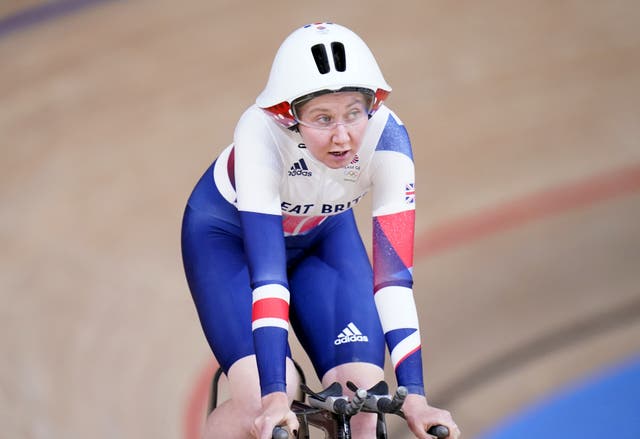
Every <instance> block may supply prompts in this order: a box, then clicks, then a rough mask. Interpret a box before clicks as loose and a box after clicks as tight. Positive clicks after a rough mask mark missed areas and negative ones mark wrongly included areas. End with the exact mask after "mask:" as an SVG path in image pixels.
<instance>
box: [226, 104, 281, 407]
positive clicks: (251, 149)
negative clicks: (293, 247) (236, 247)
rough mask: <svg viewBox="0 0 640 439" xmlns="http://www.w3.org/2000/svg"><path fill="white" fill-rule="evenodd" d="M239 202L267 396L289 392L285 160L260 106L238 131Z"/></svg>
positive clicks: (260, 367) (258, 355)
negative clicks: (283, 207)
mask: <svg viewBox="0 0 640 439" xmlns="http://www.w3.org/2000/svg"><path fill="white" fill-rule="evenodd" d="M234 145H235V184H236V193H237V206H238V211H239V215H240V222H241V226H242V233H243V243H244V249H245V253H246V255H247V263H248V267H249V276H250V280H251V288H252V291H253V293H252V294H253V310H252V311H253V312H252V330H253V338H254V345H255V351H256V360H257V364H258V371H259V374H260V386H261V393H262V395H263V396H265V395H267V394H269V393H272V392H284V391H285V386H286V383H285V356H286V351H287V336H288V328H289V289H288V283H287V274H286V252H285V244H284V234H283V231H282V216H281V213H280V194H279V189H280V188H279V184H280V180H281V175H282V163H281V160H280V157H279V154H278V150H277V145H276V144H275V142H274V140H273V138H272V136H271V132H270V130H269V126H268V125H267V124H266V121H265V119H264V115H263V114H262V112H260V111H259V110H257V111H252V110H251V109H250V110H248V111H247V112H246V113H245V114H244V115H243V117H242V118H241V119H240V121H239V123H238V126H237V127H236V132H235V135H234Z"/></svg>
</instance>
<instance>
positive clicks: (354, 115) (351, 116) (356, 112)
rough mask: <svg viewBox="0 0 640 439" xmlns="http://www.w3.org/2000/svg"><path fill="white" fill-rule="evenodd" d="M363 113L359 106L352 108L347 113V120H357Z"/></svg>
mask: <svg viewBox="0 0 640 439" xmlns="http://www.w3.org/2000/svg"><path fill="white" fill-rule="evenodd" d="M363 115H364V111H363V110H362V109H361V108H354V109H352V110H351V111H349V113H347V118H348V120H357V119H360V118H361V117H362V116H363Z"/></svg>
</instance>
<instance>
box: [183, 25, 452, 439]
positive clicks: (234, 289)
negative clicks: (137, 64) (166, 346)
mask: <svg viewBox="0 0 640 439" xmlns="http://www.w3.org/2000/svg"><path fill="white" fill-rule="evenodd" d="M390 91H391V87H390V86H389V85H388V84H387V83H386V81H385V80H384V78H383V76H382V73H381V72H380V69H379V67H378V65H377V63H376V60H375V59H374V57H373V54H372V53H371V51H370V50H369V48H368V47H367V46H366V44H365V43H364V42H363V41H362V40H361V39H360V38H359V37H358V36H357V35H355V34H354V33H353V32H352V31H350V30H349V29H347V28H345V27H342V26H339V25H337V24H333V23H315V24H311V25H307V26H304V27H302V28H300V29H298V30H296V31H295V32H293V33H292V34H291V35H290V36H289V37H288V38H287V39H286V40H285V41H284V42H283V44H282V45H281V47H280V48H279V50H278V52H277V54H276V57H275V60H274V62H273V66H272V70H271V74H270V76H269V80H268V82H267V85H266V87H265V89H264V90H263V91H262V93H261V94H260V95H259V96H258V98H257V100H256V104H255V105H253V106H251V107H250V108H249V109H248V110H247V111H246V112H245V113H244V114H243V115H242V117H241V118H240V121H239V122H238V124H237V126H236V130H235V133H234V141H233V144H231V145H230V146H228V147H227V148H226V149H225V150H224V151H223V152H222V153H221V154H220V156H219V157H218V158H217V159H216V161H215V162H214V163H213V164H212V165H211V167H210V168H209V169H208V170H207V171H206V172H205V174H204V176H203V177H202V178H201V179H200V181H199V182H198V184H197V185H196V187H195V189H194V191H193V193H192V194H191V197H190V198H189V202H188V205H187V208H186V211H185V216H184V221H183V228H182V248H183V260H184V266H185V271H186V276H187V280H188V283H189V287H190V290H191V293H192V296H193V300H194V302H195V305H196V308H197V311H198V314H199V318H200V322H201V324H202V327H203V330H204V333H205V335H206V337H207V340H208V342H209V344H210V346H211V348H212V350H213V353H214V355H215V357H216V359H217V360H218V361H219V363H220V365H221V367H222V368H223V370H224V372H225V373H226V374H227V376H228V379H229V385H230V393H231V399H229V400H228V401H226V402H225V403H224V404H222V405H221V406H219V407H218V408H216V410H214V411H213V412H212V414H211V415H210V416H209V418H208V420H207V425H206V428H205V430H206V431H205V436H206V437H225V438H245V437H248V436H249V434H252V435H253V436H255V437H257V438H259V439H267V438H270V437H271V432H272V430H273V427H274V426H275V425H278V424H281V425H286V426H287V427H288V428H289V429H290V430H291V431H295V430H296V429H297V428H298V422H297V420H296V418H295V415H294V414H293V413H292V412H291V411H290V408H289V403H290V399H291V395H289V396H288V395H287V391H288V392H289V393H290V394H293V393H294V392H295V388H294V387H293V386H292V385H291V379H290V378H289V379H288V378H287V376H288V375H289V376H291V375H292V374H290V373H289V372H290V371H292V362H291V359H290V351H289V346H288V344H287V338H288V328H289V324H291V326H292V328H293V329H294V331H295V334H296V336H297V337H298V339H299V340H300V343H301V345H302V346H303V347H304V349H305V351H306V352H307V354H308V355H309V357H310V359H311V362H312V363H313V365H314V368H315V371H316V373H317V374H318V376H319V377H320V378H321V380H322V383H323V385H328V384H330V383H332V382H334V381H338V382H340V383H342V384H343V387H344V386H345V383H346V381H347V380H351V381H353V382H355V383H356V384H357V385H358V386H359V387H361V388H368V387H371V386H373V385H374V384H376V383H377V382H378V381H380V380H381V379H383V366H384V352H385V351H384V350H385V341H386V344H387V346H388V348H389V350H390V352H391V360H392V362H393V366H394V368H395V371H396V376H397V380H398V384H399V385H403V386H406V387H407V388H408V389H409V393H410V394H409V396H408V397H407V400H406V402H405V405H404V411H405V414H406V416H407V420H408V424H409V427H410V428H411V430H412V431H413V433H414V434H415V435H416V437H418V438H427V437H428V436H427V435H426V433H425V430H426V429H427V428H428V427H429V426H431V425H433V424H438V423H439V424H444V425H446V426H448V427H449V429H450V431H451V432H452V434H451V437H453V438H457V437H459V430H458V429H457V427H456V425H455V423H454V422H453V420H452V419H451V416H450V415H449V413H447V412H446V411H443V410H439V409H436V408H433V407H430V406H429V405H428V404H427V401H426V399H425V396H424V385H423V379H422V362H421V349H420V335H419V329H418V317H417V312H416V308H415V303H414V300H413V294H412V289H411V288H412V274H411V271H412V265H413V261H412V259H413V235H414V212H415V204H414V200H415V194H414V167H413V159H412V153H411V145H410V142H409V138H408V136H407V133H406V130H405V129H404V126H403V125H402V123H401V122H400V120H399V119H398V118H397V117H396V115H395V114H394V113H393V112H392V111H391V110H389V109H388V108H387V107H385V106H384V105H382V103H383V101H384V99H385V98H386V97H387V96H388V94H389V93H390ZM370 190H371V191H372V196H373V201H372V204H373V212H372V216H373V269H372V267H371V264H370V262H369V259H368V256H367V253H366V251H365V247H364V245H363V243H362V239H361V237H360V235H359V233H358V230H357V228H356V224H355V221H354V216H353V212H352V209H351V208H352V207H353V206H355V205H356V204H357V203H358V202H359V201H360V200H361V199H362V198H363V197H364V195H365V194H366V193H367V192H368V191H370ZM287 383H289V384H290V385H289V386H287ZM351 424H352V427H353V437H354V438H374V437H375V415H371V414H359V415H357V416H355V417H354V418H353V419H352V423H351Z"/></svg>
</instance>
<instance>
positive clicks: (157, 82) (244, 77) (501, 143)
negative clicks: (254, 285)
mask: <svg viewBox="0 0 640 439" xmlns="http://www.w3.org/2000/svg"><path fill="white" fill-rule="evenodd" d="M45 3H47V4H51V3H55V2H44V1H35V0H34V1H19V0H14V1H3V2H2V3H0V17H2V18H1V19H2V21H0V60H1V61H0V145H1V148H2V159H1V160H0V201H1V204H0V209H1V210H0V221H1V223H0V224H1V226H0V242H1V247H0V248H1V250H0V263H1V266H2V271H1V275H0V294H1V298H2V307H1V311H0V316H1V321H2V332H1V346H2V352H1V355H0V365H1V373H2V375H1V379H0V425H1V426H2V427H1V428H2V433H1V434H0V436H2V437H6V438H43V439H45V438H65V439H66V438H86V437H93V438H105V439H106V438H145V437H146V438H149V437H154V438H185V439H192V438H193V437H195V436H196V433H197V430H198V428H199V425H200V422H201V419H202V417H201V415H202V411H201V409H202V403H203V401H202V398H203V396H202V395H203V394H204V392H205V391H206V390H204V388H203V386H202V385H201V383H203V382H204V381H206V379H207V377H208V376H209V374H210V373H211V371H210V366H209V365H210V356H209V355H210V354H209V350H208V347H207V345H206V343H205V341H204V337H203V336H202V333H201V330H200V327H199V324H198V322H197V318H196V314H195V310H194V307H193V305H192V302H191V300H190V297H189V293H188V290H187V286H186V282H185V280H184V276H183V272H182V267H181V259H180V249H179V229H180V221H181V214H182V209H183V206H184V203H185V200H186V197H187V196H188V194H189V192H190V191H191V188H192V186H193V184H194V182H195V181H196V179H197V178H198V177H199V176H200V174H201V172H202V171H203V170H204V169H205V168H206V166H207V165H208V164H209V163H210V161H211V160H212V159H213V158H214V157H215V155H216V153H217V152H218V151H220V150H221V149H222V148H223V147H224V146H226V145H227V144H228V143H229V142H230V141H231V136H232V132H233V127H234V122H235V120H236V119H237V118H238V116H239V115H240V114H241V112H242V111H243V110H244V108H245V107H246V106H248V105H250V104H251V103H252V102H253V100H254V99H255V96H256V95H257V93H258V92H259V91H260V90H261V89H262V87H263V85H264V83H265V81H266V78H267V74H268V70H269V67H270V63H271V60H272V57H273V55H274V53H275V51H276V49H277V47H278V45H279V43H280V42H281V40H282V39H283V38H284V37H285V36H286V35H287V34H288V33H289V32H290V31H292V30H293V29H294V28H296V27H297V26H299V25H302V24H305V23H308V22H311V21H316V20H330V21H335V22H338V23H342V24H345V25H347V26H349V27H351V28H353V29H354V30H355V31H357V32H358V33H359V34H361V35H362V36H363V37H364V39H365V40H366V41H367V42H368V43H369V45H370V46H371V48H372V49H373V51H374V52H375V53H376V56H377V58H378V60H379V61H380V64H381V66H382V69H383V71H384V73H385V76H386V77H387V80H388V81H389V83H390V84H391V85H392V86H393V87H394V92H393V94H392V96H391V98H390V100H389V101H388V104H389V105H390V106H391V107H392V108H393V109H394V110H395V111H396V112H397V113H398V114H399V115H400V117H402V118H403V120H404V122H405V124H406V125H407V127H408V129H409V132H410V134H411V136H412V140H413V143H414V153H415V160H416V165H417V170H418V176H417V188H418V234H417V248H416V266H415V278H416V296H417V301H418V305H419V308H420V312H421V314H422V333H423V339H424V345H425V349H424V351H425V364H426V379H427V382H428V390H429V393H430V395H431V399H432V400H433V401H434V402H435V403H437V404H441V405H444V406H445V407H447V408H448V409H450V410H451V411H452V412H453V413H454V415H455V416H456V419H457V421H458V423H459V424H460V425H461V427H462V429H463V431H464V432H465V437H467V438H471V437H474V436H475V435H477V434H479V433H480V432H482V431H484V430H486V429H487V428H488V427H490V426H491V425H494V424H495V423H496V422H498V421H499V420H500V419H502V418H503V417H504V416H507V415H509V414H511V413H514V412H515V411H517V410H519V409H521V408H522V407H524V406H525V405H526V404H528V403H530V402H532V401H534V400H536V399H537V398H539V397H541V396H543V395H545V394H547V393H548V392H552V391H553V390H555V389H557V388H559V387H560V386H562V385H564V384H565V383H567V382H570V381H572V380H574V379H576V378H579V377H582V376H585V374H589V373H592V372H594V371H596V370H599V369H600V368H602V367H604V366H607V365H610V364H613V363H616V362H618V361H621V360H623V359H625V358H628V357H629V356H630V355H632V354H633V353H637V352H639V351H640V270H639V268H640V143H639V141H638V139H639V138H640V124H639V123H638V114H640V27H638V23H639V22H640V6H639V4H638V3H637V2H635V1H633V0H629V1H613V2H597V1H588V2H581V1H562V2H510V1H506V0H505V1H484V2H474V1H463V2H435V1H417V0H416V1H399V2H383V1H377V0H367V1H366V2H356V1H354V2H343V1H331V0H330V1H324V2H315V3H301V2H285V1H271V2H253V3H248V4H247V3H246V2H233V1H222V0H220V1H205V0H197V1H196V0H194V1H189V2H183V3H179V2H169V1H161V2H151V1H138V2H133V1H132V2H125V1H119V2H115V1H114V2H95V1H94V2H89V3H92V5H91V7H86V8H78V9H77V10H74V11H73V12H68V13H65V14H61V15H56V14H54V13H49V15H48V16H44V17H43V16H39V17H38V18H33V17H35V16H32V18H33V19H32V20H25V21H24V22H22V24H20V25H18V26H15V27H11V26H9V25H8V23H9V22H10V21H9V19H10V18H15V17H18V16H21V17H23V18H24V17H25V15H24V13H25V11H32V10H33V9H31V8H38V7H42V5H43V4H45ZM61 3H65V2H61ZM66 3H67V4H68V3H69V2H68V1H67V2H66ZM20 14H22V15H20ZM44 15H46V14H44ZM367 207H368V205H366V204H365V205H364V206H363V207H361V208H360V210H359V211H358V218H359V221H360V223H361V225H362V229H363V233H364V234H365V235H366V236H367V237H368V234H369V233H370V226H369V219H368V212H367ZM292 343H294V346H295V347H296V352H297V358H298V359H299V360H300V362H302V363H303V365H306V364H307V363H306V359H305V358H304V356H303V354H302V353H300V352H299V349H298V348H297V345H296V344H295V343H296V342H295V340H292ZM390 376H391V375H390ZM311 381H312V384H313V383H314V382H317V381H313V379H312V380H311ZM392 428H393V429H394V431H395V432H396V435H397V436H396V437H407V436H406V434H405V433H404V431H405V430H403V426H402V425H396V426H393V427H392Z"/></svg>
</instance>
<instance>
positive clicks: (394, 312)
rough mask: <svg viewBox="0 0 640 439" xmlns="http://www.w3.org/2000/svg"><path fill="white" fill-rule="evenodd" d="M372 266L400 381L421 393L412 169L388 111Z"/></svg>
mask: <svg viewBox="0 0 640 439" xmlns="http://www.w3.org/2000/svg"><path fill="white" fill-rule="evenodd" d="M374 166H375V169H374V173H373V186H374V188H373V268H374V293H375V300H376V307H377V309H378V314H379V315H380V320H381V323H382V328H383V330H384V333H385V338H386V341H387V346H388V348H389V352H390V353H391V361H392V363H393V366H394V369H395V371H396V377H397V379H398V384H399V385H403V386H406V387H407V389H408V390H409V393H411V394H419V395H424V384H423V378H422V352H421V345H420V331H419V325H418V314H417V311H416V306H415V301H414V298H413V291H412V286H413V276H412V270H413V245H414V229H415V185H414V179H415V171H414V165H413V156H412V152H411V144H410V141H409V136H408V135H407V132H406V130H405V129H404V126H403V125H402V124H401V122H400V121H399V120H398V119H397V118H396V117H395V116H394V115H393V113H390V115H389V117H388V120H387V122H386V126H385V128H384V130H383V132H382V134H381V136H380V140H379V142H378V146H377V148H376V152H375V154H374Z"/></svg>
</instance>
